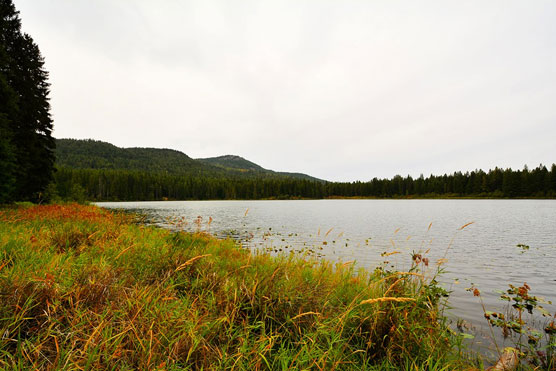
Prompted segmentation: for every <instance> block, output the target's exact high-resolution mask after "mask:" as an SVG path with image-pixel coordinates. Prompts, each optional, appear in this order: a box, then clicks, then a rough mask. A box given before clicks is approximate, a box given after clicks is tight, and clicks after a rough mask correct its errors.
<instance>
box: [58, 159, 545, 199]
mask: <svg viewBox="0 0 556 371" xmlns="http://www.w3.org/2000/svg"><path fill="white" fill-rule="evenodd" d="M55 179H56V188H55V189H52V192H53V193H55V194H57V196H58V197H62V198H64V199H76V200H80V199H88V200H97V201H100V200H114V201H117V200H120V201H131V200H163V199H176V200H189V199H199V200H206V199H267V198H284V199H287V198H329V197H376V198H401V197H423V198H427V197H492V198H520V197H540V198H544V197H546V198H554V197H556V165H552V167H551V169H550V170H548V169H547V168H546V167H545V166H539V167H537V168H535V169H533V170H529V169H527V168H524V169H523V170H517V171H514V170H511V169H499V168H496V169H494V170H490V171H488V172H484V171H482V170H478V171H472V172H466V173H461V172H456V173H453V174H450V175H441V176H435V175H431V176H429V177H426V178H425V177H423V176H421V177H419V178H412V177H410V176H407V177H401V176H396V177H394V178H392V179H377V178H375V179H373V180H371V181H369V182H351V183H338V182H323V181H315V180H306V179H295V178H288V177H282V178H277V177H274V178H263V177H261V178H241V177H234V178H231V177H230V178H226V177H208V176H193V175H177V174H169V173H162V172H146V171H133V170H122V169H71V168H67V167H61V168H59V169H58V171H57V172H56V174H55Z"/></svg>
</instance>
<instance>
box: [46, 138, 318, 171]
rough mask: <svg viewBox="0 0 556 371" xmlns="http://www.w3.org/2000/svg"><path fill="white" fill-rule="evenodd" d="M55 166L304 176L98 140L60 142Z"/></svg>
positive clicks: (240, 160) (225, 158) (232, 158)
mask: <svg viewBox="0 0 556 371" xmlns="http://www.w3.org/2000/svg"><path fill="white" fill-rule="evenodd" d="M56 163H57V165H58V166H60V167H68V168H73V169H104V170H108V169H118V170H125V171H144V172H156V173H165V174H175V175H187V176H204V177H217V178H221V177H227V178H228V177H232V178H236V177H237V178H253V177H272V178H284V177H287V178H300V179H312V180H317V179H315V178H312V177H310V176H308V175H305V174H294V173H279V172H274V171H271V170H267V169H264V168H262V167H261V166H259V165H257V164H254V163H252V162H250V161H247V160H245V159H244V158H241V157H239V156H221V157H214V158H206V159H198V160H194V159H192V158H191V157H189V156H187V155H186V154H185V153H183V152H180V151H176V150H173V149H160V148H119V147H116V146H114V145H113V144H110V143H106V142H101V141H98V140H90V139H89V140H78V139H57V140H56Z"/></svg>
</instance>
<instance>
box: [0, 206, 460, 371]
mask: <svg viewBox="0 0 556 371" xmlns="http://www.w3.org/2000/svg"><path fill="white" fill-rule="evenodd" d="M421 264H423V262H421ZM441 294H442V290H441V289H439V288H438V287H437V286H436V285H435V284H434V282H432V283H431V282H428V281H427V280H425V279H424V278H423V277H422V276H421V275H420V274H419V272H418V267H414V269H413V270H412V271H411V272H392V271H385V270H383V269H377V270H375V271H374V272H365V271H359V272H355V271H354V270H353V268H352V266H351V265H350V264H344V265H335V266H333V265H331V264H330V263H326V262H317V261H311V260H304V259H302V258H299V257H293V256H283V257H272V256H269V255H264V254H257V253H252V252H249V251H247V250H244V249H241V248H240V247H238V246H237V245H236V244H235V243H233V242H232V241H222V240H216V239H214V238H211V237H209V236H206V235H202V234H185V233H179V234H175V233H171V232H169V231H166V230H162V229H157V228H151V227H145V226H141V225H137V224H135V223H134V221H133V218H132V217H131V216H125V215H120V214H113V213H110V212H108V211H105V210H102V209H100V208H97V207H94V206H79V205H66V206H60V205H52V206H33V207H19V208H14V209H3V210H0V367H1V368H5V369H31V368H39V369H68V370H70V369H182V368H183V369H251V370H257V369H276V370H286V369H314V370H334V369H407V370H414V369H419V370H420V369H431V370H442V369H446V370H451V369H463V368H464V365H463V364H462V363H461V362H460V361H459V360H458V356H457V355H455V354H454V351H453V345H454V341H455V339H454V338H452V337H451V335H450V332H449V331H448V330H447V329H446V327H445V325H444V324H443V323H442V318H441V316H440V314H439V310H438V303H439V299H440V296H441Z"/></svg>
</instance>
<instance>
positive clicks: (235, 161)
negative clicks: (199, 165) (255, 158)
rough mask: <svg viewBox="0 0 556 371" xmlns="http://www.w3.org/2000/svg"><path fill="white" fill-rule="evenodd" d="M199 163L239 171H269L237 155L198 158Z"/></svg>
mask: <svg viewBox="0 0 556 371" xmlns="http://www.w3.org/2000/svg"><path fill="white" fill-rule="evenodd" d="M197 160H198V161H201V162H204V163H206V164H210V165H215V166H220V167H223V168H225V169H239V170H252V171H267V170H266V169H264V168H263V167H261V166H259V165H257V164H255V163H254V162H251V161H249V160H246V159H244V158H243V157H240V156H235V155H224V156H218V157H209V158H198V159H197Z"/></svg>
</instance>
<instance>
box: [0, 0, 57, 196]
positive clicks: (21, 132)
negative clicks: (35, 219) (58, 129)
mask: <svg viewBox="0 0 556 371" xmlns="http://www.w3.org/2000/svg"><path fill="white" fill-rule="evenodd" d="M48 95H49V83H48V72H47V71H46V70H45V69H44V59H43V57H42V55H41V53H40V51H39V48H38V46H37V45H36V44H35V42H34V41H33V39H32V38H31V36H29V35H27V34H25V33H23V32H22V31H21V19H20V18H19V12H18V11H17V10H16V9H15V6H14V4H13V2H12V0H0V97H1V99H2V101H1V103H0V130H1V134H2V136H1V138H0V171H1V172H0V177H1V183H2V184H1V185H0V202H7V201H10V200H31V201H36V200H38V199H39V198H40V194H41V192H42V191H43V190H44V189H45V187H46V186H47V185H48V183H49V182H50V181H51V180H52V172H53V170H54V160H55V155H54V147H55V142H54V139H53V138H52V119H51V117H50V104H49V98H48Z"/></svg>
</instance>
